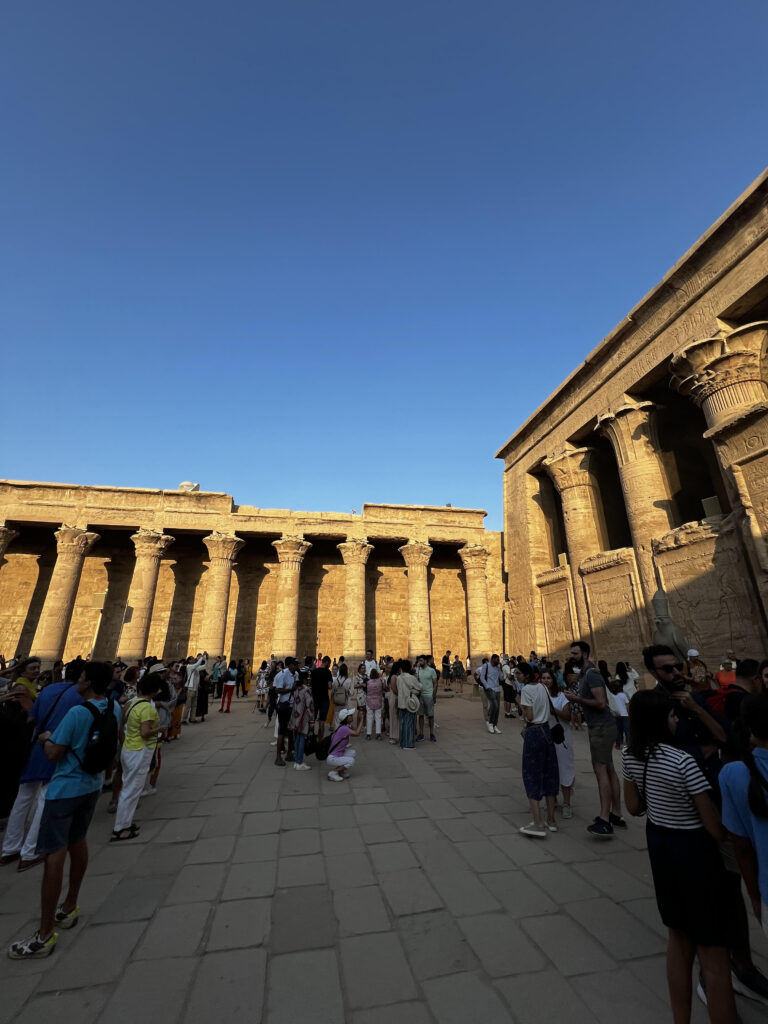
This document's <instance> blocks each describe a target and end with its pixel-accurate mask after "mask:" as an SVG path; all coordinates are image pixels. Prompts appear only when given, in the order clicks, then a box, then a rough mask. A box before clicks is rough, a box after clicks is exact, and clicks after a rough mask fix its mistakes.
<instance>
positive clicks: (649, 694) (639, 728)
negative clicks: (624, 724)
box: [627, 688, 673, 761]
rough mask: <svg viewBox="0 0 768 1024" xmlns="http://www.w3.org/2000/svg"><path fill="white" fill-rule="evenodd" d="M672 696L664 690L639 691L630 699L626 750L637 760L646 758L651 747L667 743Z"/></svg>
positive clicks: (669, 736) (649, 753) (669, 738)
mask: <svg viewBox="0 0 768 1024" xmlns="http://www.w3.org/2000/svg"><path fill="white" fill-rule="evenodd" d="M672 706H673V705H672V698H671V697H670V696H669V694H668V693H667V692H666V690H664V689H661V688H658V689H655V690H639V691H638V692H637V693H636V694H635V695H634V697H633V698H632V700H631V701H630V702H629V737H630V739H629V743H628V744H627V749H628V750H629V752H630V754H632V756H633V757H636V758H637V759H638V761H647V760H648V758H649V757H650V756H651V753H652V751H653V748H654V747H657V746H658V745H659V744H660V743H670V742H671V740H672V735H671V733H670V731H669V712H670V711H671V710H672Z"/></svg>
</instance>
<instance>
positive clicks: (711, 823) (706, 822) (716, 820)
mask: <svg viewBox="0 0 768 1024" xmlns="http://www.w3.org/2000/svg"><path fill="white" fill-rule="evenodd" d="M691 796H692V799H693V803H694V805H695V807H696V810H697V811H698V812H699V817H700V818H701V823H702V825H703V826H704V828H705V829H706V830H707V832H709V834H710V835H711V836H712V838H713V839H715V840H717V842H718V843H721V842H722V841H723V839H725V829H724V828H723V823H722V821H721V820H720V814H719V813H718V810H717V808H716V807H715V805H714V804H713V803H712V798H711V797H710V795H709V791H707V792H706V793H692V794H691Z"/></svg>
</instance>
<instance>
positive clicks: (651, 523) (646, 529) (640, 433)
mask: <svg viewBox="0 0 768 1024" xmlns="http://www.w3.org/2000/svg"><path fill="white" fill-rule="evenodd" d="M655 408H656V407H655V405H654V403H653V402H638V401H636V400H635V399H634V398H630V397H629V396H628V395H624V396H623V400H622V401H621V402H620V403H619V404H618V405H617V406H615V407H614V408H612V409H610V410H609V411H608V412H606V413H604V414H603V415H602V416H598V419H597V423H598V427H599V429H600V431H601V432H602V433H603V434H604V435H605V436H606V437H607V438H608V440H609V441H610V442H611V445H612V447H613V450H614V452H615V454H616V461H617V463H618V466H619V476H620V478H621V486H622V489H623V491H624V504H625V507H626V510H627V519H628V520H629V528H630V531H631V532H632V544H633V546H634V549H635V559H636V561H637V570H638V573H639V575H640V586H641V588H642V592H643V600H644V602H645V611H646V616H647V618H648V624H649V627H650V629H651V630H653V626H654V622H655V620H654V614H653V606H652V605H651V600H652V599H653V595H654V594H655V593H656V591H657V589H658V584H657V582H656V570H655V568H654V564H653V550H652V545H651V541H652V540H653V539H655V538H658V537H662V536H663V535H664V534H665V533H667V532H668V531H669V530H671V529H672V528H673V527H674V526H675V525H676V519H675V511H674V502H673V501H672V498H671V497H670V494H669V488H668V485H667V480H666V476H665V475H664V468H663V466H662V462H661V455H660V445H659V438H658V434H657V432H656V417H655ZM649 635H650V634H649Z"/></svg>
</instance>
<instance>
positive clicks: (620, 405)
mask: <svg viewBox="0 0 768 1024" xmlns="http://www.w3.org/2000/svg"><path fill="white" fill-rule="evenodd" d="M767 344H768V322H759V323H754V324H749V325H746V326H744V327H740V328H737V329H736V330H731V331H723V332H722V334H720V335H718V336H717V337H714V338H707V339H705V340H703V341H695V342H692V343H691V344H689V345H687V346H685V347H684V348H682V349H681V350H680V351H678V352H677V353H676V354H675V355H674V356H673V357H672V359H671V361H670V364H669V383H670V385H671V386H672V387H673V388H674V389H676V390H677V391H678V392H679V393H680V394H682V395H684V396H687V397H689V398H690V399H691V400H692V401H693V402H695V404H696V405H697V406H699V408H701V410H702V411H703V413H704V417H705V419H706V424H707V429H706V431H705V433H704V437H705V438H706V439H708V440H709V441H711V442H712V443H713V445H714V448H715V452H716V455H717V458H718V462H719V465H720V469H721V471H722V476H723V479H724V483H725V488H726V491H727V493H728V496H729V500H730V502H731V505H732V508H733V510H734V511H738V512H740V513H741V515H742V518H743V522H744V525H746V527H747V529H746V531H745V541H746V546H747V555H748V557H749V559H750V561H751V563H752V568H753V570H754V575H755V578H756V580H757V584H758V590H759V591H760V597H761V600H762V604H763V608H764V611H768V551H767V550H766V538H768V384H767V383H766V379H765V372H764V369H763V359H764V356H765V350H766V345H767ZM596 419H597V430H598V431H599V432H600V433H601V434H602V435H603V436H604V437H606V438H607V439H608V441H609V442H610V445H611V448H612V449H613V452H614V454H615V457H616V463H617V466H618V472H619V478H620V480H621V488H622V491H623V497H624V504H625V508H626V513H627V521H628V524H629V529H630V533H631V537H632V547H633V549H634V556H635V563H636V566H637V575H638V578H639V584H640V589H641V591H642V597H643V602H644V605H645V609H646V614H647V616H648V620H649V628H650V629H652V627H653V611H652V607H651V598H652V597H653V595H654V593H655V592H656V590H657V589H658V585H659V584H658V581H657V577H656V569H655V566H654V558H653V554H654V552H653V542H654V541H655V540H657V539H658V538H660V537H662V536H663V535H665V534H667V533H669V531H671V530H673V529H674V528H675V527H677V526H680V525H681V524H680V522H679V517H678V513H677V509H676V508H675V502H674V500H673V498H672V496H671V494H670V488H669V484H668V481H667V474H666V470H665V466H664V461H663V455H662V450H661V446H660V444H659V438H658V433H657V423H656V419H657V407H656V405H655V404H654V403H653V402H651V401H643V400H640V399H638V398H636V397H634V396H632V395H630V394H624V395H622V396H621V397H620V398H619V400H618V401H617V402H615V403H614V404H613V405H611V407H610V408H608V409H606V410H605V411H604V412H602V413H601V414H599V415H598V416H597V418H596ZM597 458H598V453H597V451H596V450H595V448H593V447H590V446H589V445H588V444H586V445H584V444H574V443H565V444H563V445H561V446H560V447H558V448H557V449H556V450H554V451H552V452H551V454H550V455H549V456H548V457H546V458H544V459H543V462H542V465H543V467H544V468H545V469H546V471H547V473H548V474H549V476H550V478H551V480H552V482H553V483H554V486H555V488H556V490H557V492H558V494H559V496H560V501H561V505H562V513H563V524H564V529H565V541H566V545H567V549H568V562H569V573H570V577H571V583H572V589H573V595H574V603H575V609H574V612H575V618H576V620H577V622H576V623H575V625H577V626H578V630H579V632H580V633H581V634H582V635H583V636H588V635H589V632H590V616H589V609H588V607H587V601H586V594H585V589H584V587H583V586H582V585H581V580H580V578H579V577H580V571H581V567H582V566H583V565H584V563H585V561H586V560H588V559H590V558H592V557H593V556H595V555H597V554H599V553H600V551H601V548H602V547H604V544H603V539H604V538H605V536H606V530H605V523H604V521H603V516H604V509H603V505H602V502H601V498H600V491H599V484H598V477H597V472H596V460H597Z"/></svg>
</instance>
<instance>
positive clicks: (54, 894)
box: [8, 661, 120, 960]
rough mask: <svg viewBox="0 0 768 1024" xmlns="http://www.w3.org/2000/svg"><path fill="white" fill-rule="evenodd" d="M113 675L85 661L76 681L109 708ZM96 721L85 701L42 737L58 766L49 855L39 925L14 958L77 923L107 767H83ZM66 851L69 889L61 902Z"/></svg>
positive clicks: (47, 832) (34, 952)
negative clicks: (91, 830)
mask: <svg viewBox="0 0 768 1024" xmlns="http://www.w3.org/2000/svg"><path fill="white" fill-rule="evenodd" d="M111 679H112V666H111V665H110V664H108V663H107V662H99V661H91V662H86V663H85V665H84V667H83V671H82V673H81V675H80V678H79V679H78V681H77V690H78V692H79V694H80V696H81V698H82V700H83V701H84V702H85V703H88V702H92V703H93V704H94V705H95V706H96V708H98V709H99V710H100V711H104V710H106V708H107V706H108V701H107V698H106V696H105V694H106V692H107V689H108V687H109V684H110V681H111ZM112 707H113V710H114V714H115V717H116V719H117V721H118V724H119V722H120V708H119V706H118V705H117V704H116V703H114V702H113V704H112ZM93 722H94V718H93V715H92V713H91V712H90V711H89V710H88V708H87V707H86V706H85V704H83V705H80V706H78V707H73V708H70V709H69V711H68V712H67V713H66V715H65V716H64V718H63V719H62V721H61V723H60V725H59V726H58V727H57V728H56V730H55V732H54V733H53V734H51V732H50V731H49V730H46V731H45V732H41V733H40V735H39V736H38V743H40V745H41V746H42V748H43V750H44V751H45V754H46V756H47V757H48V759H49V760H50V761H52V762H53V763H54V764H55V765H56V768H55V770H54V773H53V778H52V779H51V781H50V783H49V784H48V789H47V791H46V794H45V806H44V808H43V816H42V820H41V821H40V832H39V835H38V840H37V855H38V856H40V857H45V871H44V875H43V889H42V895H41V913H40V927H39V928H38V930H37V932H36V933H35V934H34V935H33V936H32V937H31V938H29V939H23V940H21V941H19V942H14V943H13V944H12V945H11V947H10V949H9V950H8V956H9V957H10V958H11V959H12V960H27V959H32V958H37V957H44V956H49V955H50V954H51V953H52V952H53V950H54V949H55V948H56V942H57V941H58V938H59V936H58V933H57V932H56V931H54V926H55V925H59V927H61V928H72V927H73V926H74V925H75V924H77V919H78V917H79V914H80V908H79V907H78V905H77V898H78V895H79V893H80V886H81V885H82V883H83V878H84V877H85V871H86V868H87V867H88V844H87V842H86V834H87V832H88V826H89V825H90V823H91V818H92V817H93V812H94V810H95V809H96V801H97V799H98V796H99V793H100V792H101V787H102V783H103V781H104V773H103V772H97V773H96V774H92V773H90V772H86V771H85V770H84V769H83V767H82V761H83V758H84V757H85V751H86V748H87V746H88V742H89V740H90V737H91V726H92V725H93ZM67 853H69V858H70V867H69V888H68V890H67V895H66V898H65V899H64V902H63V903H62V904H61V905H59V896H60V895H61V887H62V881H63V878H64V863H65V861H66V859H67Z"/></svg>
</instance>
